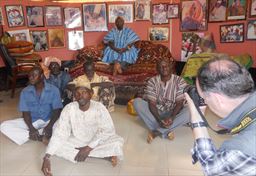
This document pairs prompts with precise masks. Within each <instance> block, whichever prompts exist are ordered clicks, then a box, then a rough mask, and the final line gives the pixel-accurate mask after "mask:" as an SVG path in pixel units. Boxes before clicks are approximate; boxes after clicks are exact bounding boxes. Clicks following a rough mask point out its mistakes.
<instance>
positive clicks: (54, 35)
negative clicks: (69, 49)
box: [48, 29, 65, 48]
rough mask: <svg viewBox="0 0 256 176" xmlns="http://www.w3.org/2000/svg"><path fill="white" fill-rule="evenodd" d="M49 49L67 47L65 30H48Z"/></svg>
mask: <svg viewBox="0 0 256 176" xmlns="http://www.w3.org/2000/svg"><path fill="white" fill-rule="evenodd" d="M48 39H49V48H63V47H65V32H64V29H48Z"/></svg>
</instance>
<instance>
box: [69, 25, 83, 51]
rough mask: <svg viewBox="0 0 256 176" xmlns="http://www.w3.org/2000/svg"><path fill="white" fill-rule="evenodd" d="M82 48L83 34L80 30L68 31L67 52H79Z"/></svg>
mask: <svg viewBox="0 0 256 176" xmlns="http://www.w3.org/2000/svg"><path fill="white" fill-rule="evenodd" d="M83 47H84V32H83V31H82V30H78V31H75V30H74V31H68V49H69V50H79V49H82V48H83Z"/></svg>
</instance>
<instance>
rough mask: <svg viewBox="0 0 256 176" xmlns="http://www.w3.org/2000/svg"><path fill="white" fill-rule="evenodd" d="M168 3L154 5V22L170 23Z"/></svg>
mask: <svg viewBox="0 0 256 176" xmlns="http://www.w3.org/2000/svg"><path fill="white" fill-rule="evenodd" d="M168 23H169V20H168V18H167V4H153V5H152V24H168Z"/></svg>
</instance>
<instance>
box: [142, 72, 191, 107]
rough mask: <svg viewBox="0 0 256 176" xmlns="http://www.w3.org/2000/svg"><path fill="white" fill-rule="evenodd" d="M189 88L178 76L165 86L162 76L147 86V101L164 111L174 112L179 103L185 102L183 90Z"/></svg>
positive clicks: (173, 76)
mask: <svg viewBox="0 0 256 176" xmlns="http://www.w3.org/2000/svg"><path fill="white" fill-rule="evenodd" d="M186 86H187V83H186V82H185V80H184V79H183V78H182V77H180V76H177V75H173V74H172V76H171V78H170V79H169V80H168V81H167V82H166V84H164V83H163V82H162V80H161V77H160V75H157V76H154V77H153V78H151V79H149V80H148V82H147V84H146V90H145V96H146V97H145V98H146V100H149V101H152V102H155V103H156V105H157V108H158V109H159V110H160V111H162V112H166V111H172V110H173V109H174V107H175V105H176V102H178V101H184V94H183V90H184V88H185V87H186Z"/></svg>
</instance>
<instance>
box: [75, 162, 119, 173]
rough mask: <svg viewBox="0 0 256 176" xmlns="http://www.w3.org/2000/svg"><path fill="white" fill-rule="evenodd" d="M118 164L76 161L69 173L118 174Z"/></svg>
mask: <svg viewBox="0 0 256 176" xmlns="http://www.w3.org/2000/svg"><path fill="white" fill-rule="evenodd" d="M119 170H120V166H119V165H117V166H116V167H112V165H111V163H109V164H108V165H106V164H100V163H97V164H96V163H89V162H82V163H77V164H75V166H74V167H73V169H72V171H71V174H70V175H72V176H86V175H88V176H100V175H102V176H103V175H104V176H116V175H118V173H119Z"/></svg>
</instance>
